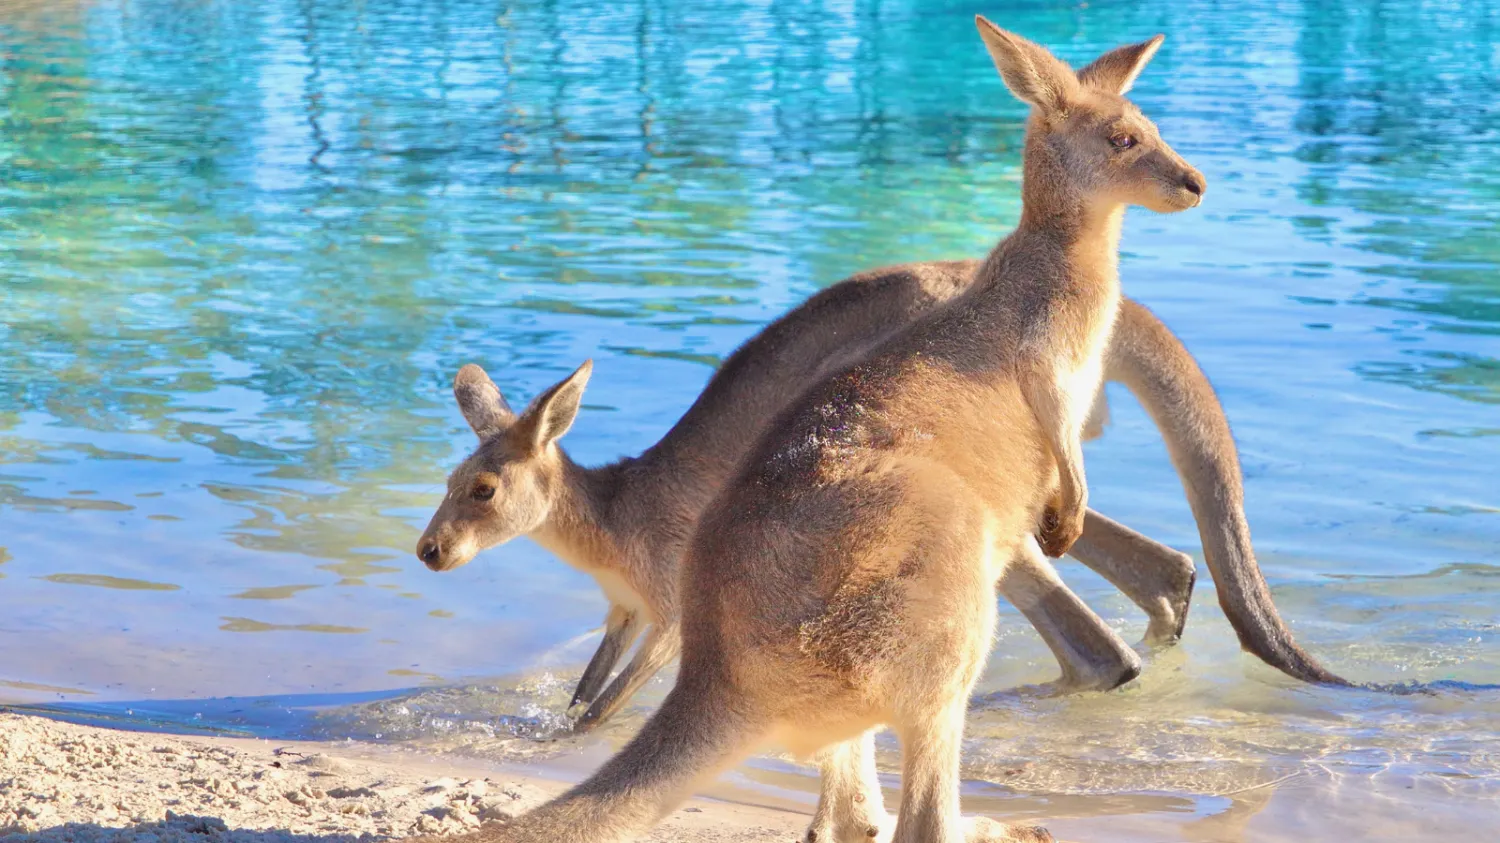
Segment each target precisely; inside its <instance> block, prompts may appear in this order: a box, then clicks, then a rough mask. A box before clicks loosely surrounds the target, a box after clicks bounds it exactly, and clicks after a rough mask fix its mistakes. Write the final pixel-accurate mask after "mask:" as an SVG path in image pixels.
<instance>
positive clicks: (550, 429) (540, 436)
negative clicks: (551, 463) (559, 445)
mask: <svg viewBox="0 0 1500 843" xmlns="http://www.w3.org/2000/svg"><path fill="white" fill-rule="evenodd" d="M593 371H594V361H593V360H585V361H583V365H582V366H579V367H578V369H577V370H576V371H574V372H573V374H571V375H568V376H567V377H566V378H563V379H562V380H560V381H558V382H557V383H556V384H553V385H552V387H551V388H549V389H548V390H547V391H546V392H543V393H542V394H541V395H538V396H537V397H536V400H535V401H532V402H531V406H530V407H527V408H526V412H524V413H522V414H521V417H520V418H519V419H516V424H515V426H514V427H512V428H511V433H510V435H511V436H513V437H515V441H516V443H517V444H519V445H521V446H522V447H524V448H526V449H527V450H530V451H539V450H541V449H542V448H543V447H544V446H546V445H547V444H548V443H550V442H556V441H557V440H558V439H560V438H562V435H563V434H564V433H567V432H568V428H570V427H572V426H573V419H574V418H576V417H577V416H578V404H579V402H581V401H582V400H583V388H584V387H585V386H587V385H588V382H589V375H590V374H592V373H593Z"/></svg>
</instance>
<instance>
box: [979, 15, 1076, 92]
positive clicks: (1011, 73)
mask: <svg viewBox="0 0 1500 843" xmlns="http://www.w3.org/2000/svg"><path fill="white" fill-rule="evenodd" d="M974 24H975V26H978V27H979V37H981V38H983V39H984V46H985V49H987V50H989V51H990V58H991V59H993V60H994V62H995V69H996V70H998V71H1000V78H1001V79H1003V80H1005V87H1007V88H1009V89H1010V92H1011V93H1012V94H1015V95H1016V98H1017V99H1019V100H1021V101H1022V102H1026V103H1029V104H1031V105H1032V106H1033V107H1035V108H1038V109H1040V110H1041V111H1042V112H1043V113H1044V114H1056V113H1059V112H1062V111H1063V110H1065V109H1066V108H1067V105H1068V100H1069V99H1070V98H1071V97H1072V96H1073V94H1074V93H1076V92H1077V91H1078V87H1079V86H1078V77H1077V76H1075V75H1074V74H1073V69H1072V68H1070V67H1068V66H1067V65H1066V64H1064V63H1063V62H1062V60H1060V59H1058V58H1057V57H1056V56H1054V55H1052V54H1051V53H1049V52H1047V50H1046V49H1045V48H1044V47H1041V46H1039V45H1037V44H1033V43H1032V42H1030V41H1027V40H1026V39H1025V38H1022V37H1021V36H1019V35H1017V34H1015V33H1014V32H1006V31H1005V30H1003V29H1001V28H1000V27H998V26H995V25H994V24H993V23H990V22H989V20H988V19H987V18H985V17H984V16H983V15H975V16H974Z"/></svg>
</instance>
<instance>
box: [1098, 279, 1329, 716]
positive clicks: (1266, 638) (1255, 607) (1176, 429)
mask: <svg viewBox="0 0 1500 843" xmlns="http://www.w3.org/2000/svg"><path fill="white" fill-rule="evenodd" d="M1114 337H1115V339H1114V343H1113V346H1112V347H1111V349H1110V355H1109V360H1108V372H1107V376H1108V377H1109V379H1110V380H1116V381H1119V382H1121V383H1123V384H1125V385H1126V386H1127V387H1129V388H1130V391H1131V392H1133V393H1134V394H1135V396H1136V398H1138V399H1139V400H1140V402H1141V404H1142V405H1143V406H1144V407H1145V408H1146V411H1147V412H1148V413H1150V414H1151V418H1152V419H1153V420H1154V421H1155V422H1156V426H1157V427H1158V428H1160V430H1161V432H1162V436H1163V437H1164V438H1165V439H1166V442H1167V449H1168V451H1169V452H1170V453H1171V455H1172V463H1173V465H1174V466H1176V468H1177V473H1178V475H1179V476H1180V477H1181V478H1182V484H1183V487H1184V488H1185V490H1186V491H1187V496H1188V501H1189V502H1190V503H1191V504H1192V508H1193V517H1194V518H1195V519H1197V521H1198V534H1199V535H1200V536H1201V537H1202V539H1203V555H1204V559H1205V560H1206V561H1207V562H1208V569H1209V571H1210V572H1211V573H1212V574H1213V578H1214V588H1215V590H1217V591H1218V595H1219V605H1220V606H1222V607H1223V608H1224V614H1225V615H1226V616H1228V618H1229V623H1230V625H1231V626H1233V627H1234V631H1235V634H1237V635H1238V636H1239V639H1240V646H1241V647H1243V648H1244V649H1245V650H1246V651H1248V652H1249V653H1251V654H1253V655H1254V656H1256V657H1257V658H1259V659H1260V660H1261V661H1263V662H1265V663H1266V664H1268V665H1270V666H1272V667H1274V668H1276V669H1277V670H1280V671H1281V672H1283V673H1285V674H1287V675H1288V676H1293V677H1295V678H1297V679H1301V680H1303V681H1305V682H1314V683H1319V684H1324V685H1344V686H1347V685H1351V684H1353V683H1351V682H1349V681H1348V680H1346V679H1344V678H1343V677H1341V676H1339V675H1337V674H1335V673H1333V672H1332V671H1330V670H1328V669H1327V668H1325V667H1323V665H1321V664H1319V663H1318V661H1317V659H1314V658H1313V657H1312V656H1310V655H1308V654H1307V652H1306V651H1305V650H1303V649H1302V648H1301V647H1299V646H1298V645H1297V642H1296V641H1295V640H1294V639H1293V638H1292V631H1291V630H1290V629H1288V628H1287V626H1286V624H1285V623H1283V622H1282V620H1281V615H1280V614H1279V613H1277V611H1276V605H1275V604H1274V603H1272V602H1271V591H1270V589H1269V588H1267V586H1266V581H1265V578H1264V577H1263V576H1262V575H1261V572H1260V565H1259V564H1257V563H1256V561H1255V551H1254V549H1253V547H1252V546H1251V544H1250V525H1249V524H1248V523H1247V522H1246V521H1245V509H1244V485H1243V484H1244V480H1243V478H1242V476H1241V475H1240V461H1239V454H1238V452H1237V451H1236V450H1235V447H1234V439H1233V437H1232V436H1231V435H1230V432H1229V422H1228V420H1226V419H1225V417H1224V410H1223V407H1222V406H1220V404H1219V399H1218V396H1217V395H1215V394H1214V390H1213V387H1212V386H1211V385H1210V384H1209V382H1208V378H1207V377H1205V376H1204V374H1203V370H1202V369H1199V368H1198V364H1197V361H1195V360H1194V359H1193V357H1192V355H1191V354H1189V353H1188V351H1187V349H1186V348H1184V347H1183V345H1182V343H1181V342H1180V341H1179V340H1178V339H1177V337H1176V336H1175V335H1173V334H1172V332H1171V331H1170V330H1168V329H1167V326H1165V325H1163V324H1162V323H1161V321H1160V320H1158V319H1157V318H1156V316H1155V315H1154V314H1152V313H1151V311H1149V310H1147V309H1146V308H1145V307H1144V306H1142V305H1140V304H1137V303H1136V302H1133V301H1130V300H1128V299H1127V300H1125V301H1124V302H1122V304H1121V309H1120V321H1119V324H1118V325H1117V326H1116V330H1115V335H1114Z"/></svg>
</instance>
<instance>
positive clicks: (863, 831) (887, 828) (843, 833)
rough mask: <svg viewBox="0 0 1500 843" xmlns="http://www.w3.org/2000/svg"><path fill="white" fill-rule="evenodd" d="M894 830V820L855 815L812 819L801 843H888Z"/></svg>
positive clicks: (887, 816) (893, 818)
mask: <svg viewBox="0 0 1500 843" xmlns="http://www.w3.org/2000/svg"><path fill="white" fill-rule="evenodd" d="M882 813H883V812H882ZM895 830H896V818H895V817H893V816H891V815H889V814H883V815H882V816H879V817H872V816H868V815H856V816H851V817H842V818H840V819H839V820H833V819H831V818H828V817H813V821H812V825H810V826H808V829H807V833H806V834H804V835H802V841H803V843H890V839H891V835H892V833H893V832H895Z"/></svg>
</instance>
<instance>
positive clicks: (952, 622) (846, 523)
mask: <svg viewBox="0 0 1500 843" xmlns="http://www.w3.org/2000/svg"><path fill="white" fill-rule="evenodd" d="M980 29H981V34H982V35H983V36H984V39H985V42H986V45H987V47H988V48H989V49H990V52H991V55H992V57H994V58H995V62H996V65H997V67H998V68H999V69H1000V71H1001V75H1002V77H1004V79H1005V81H1006V84H1007V86H1009V87H1010V88H1011V90H1012V91H1013V92H1015V93H1016V94H1017V95H1018V96H1020V97H1021V98H1023V99H1025V100H1026V101H1028V102H1030V103H1031V104H1032V106H1033V114H1032V118H1031V120H1030V123H1029V128H1028V139H1027V146H1026V163H1025V181H1024V184H1023V200H1024V202H1025V211H1024V213H1023V216H1022V222H1021V224H1020V226H1019V227H1018V228H1017V230H1016V232H1015V233H1013V234H1012V235H1011V236H1010V237H1008V238H1006V239H1005V240H1004V241H1002V243H1001V244H1000V245H999V246H997V247H996V249H995V251H994V252H993V253H991V255H990V257H989V258H988V259H987V260H986V261H985V262H984V263H983V264H982V265H981V266H980V267H979V269H978V271H977V273H976V277H975V279H974V281H973V282H972V284H971V285H970V286H969V289H967V290H965V291H964V292H962V293H961V294H960V295H958V296H956V297H955V298H953V299H952V300H951V301H949V302H948V303H947V304H944V305H942V306H939V307H937V308H935V309H934V310H933V311H931V312H930V313H928V314H927V315H925V316H923V317H920V318H919V319H917V320H916V321H915V323H914V324H912V325H911V326H909V327H907V328H905V329H903V330H901V331H900V332H899V333H897V334H896V335H895V336H894V337H892V338H890V339H889V340H887V341H885V342H883V343H882V344H881V345H880V346H879V347H878V348H877V349H876V350H875V351H874V352H873V353H872V355H871V356H869V357H868V358H867V359H865V360H864V361H862V362H860V363H858V364H856V365H853V366H850V367H847V368H845V369H844V370H843V371H841V372H838V373H836V374H834V375H832V376H831V377H829V378H827V379H826V380H824V381H823V383H822V384H820V385H819V386H817V387H815V388H814V389H813V390H812V391H811V392H809V393H808V394H806V395H804V396H803V397H802V398H801V399H799V400H798V401H797V402H795V403H794V404H793V408H792V409H791V410H789V411H788V412H786V413H784V414H783V415H781V416H780V417H779V418H778V420H777V421H776V423H775V424H773V425H772V426H771V427H770V429H769V430H768V431H767V433H766V434H765V436H764V437H763V438H762V439H761V440H760V442H759V443H758V445H757V446H756V448H755V449H754V450H753V451H752V453H751V456H750V458H749V459H748V460H747V462H746V463H745V466H744V467H743V468H742V469H741V471H740V472H739V474H738V476H737V477H736V478H735V479H734V480H733V481H731V482H730V483H729V484H728V485H727V486H726V487H725V488H724V490H723V491H722V492H721V493H720V494H719V495H718V497H717V498H715V501H714V503H713V504H711V505H710V506H709V508H708V510H707V511H706V512H705V513H704V514H703V517H702V519H701V521H700V522H699V524H698V528H697V531H696V533H695V535H694V537H693V539H692V540H691V542H690V544H689V546H688V550H687V553H686V555H685V557H684V561H683V570H682V583H681V589H680V594H679V595H678V596H679V597H680V599H681V605H680V610H681V611H680V617H681V618H682V623H683V626H682V641H683V646H684V650H683V664H682V670H681V673H680V675H679V679H678V682H677V684H676V686H675V687H674V688H673V690H672V692H671V693H670V694H669V695H668V697H667V700H666V701H665V702H664V703H663V705H662V708H661V709H660V710H659V711H658V712H657V713H656V715H655V716H653V717H652V718H651V720H650V721H649V722H648V723H647V725H646V726H645V727H644V728H643V729H642V731H641V733H640V734H638V735H637V736H636V737H635V739H633V740H632V741H631V742H630V744H629V745H628V746H627V747H626V748H625V749H624V750H623V751H622V752H621V753H620V754H619V755H617V756H616V757H615V758H614V759H612V760H611V761H610V762H609V763H607V764H606V765H605V766H604V768H603V769H601V770H600V771H599V773H597V774H596V775H595V776H594V777H592V778H591V779H589V781H587V782H585V783H583V784H581V785H579V786H578V787H577V788H574V789H573V790H572V791H570V792H569V793H568V794H566V795H564V796H563V797H561V798H559V799H558V800H555V801H554V802H552V803H549V804H548V805H546V806H544V807H542V808H541V809H538V810H537V811H536V812H534V813H533V814H530V815H528V816H526V817H524V818H522V819H521V820H519V821H518V822H517V823H516V824H515V825H514V826H512V827H510V828H507V829H503V830H500V831H498V832H494V833H491V834H489V835H488V836H491V837H495V838H496V839H505V840H535V841H542V840H546V841H605V840H617V839H626V838H628V837H630V836H632V835H634V834H635V833H638V832H639V831H641V830H643V829H644V828H646V827H648V826H649V825H650V824H652V823H653V822H654V821H655V820H657V819H658V818H659V817H660V816H661V815H662V814H663V813H664V812H665V811H667V810H670V808H671V807H672V806H673V805H674V804H675V803H676V802H677V801H679V800H680V799H681V798H683V797H685V796H686V795H687V794H688V793H689V792H690V791H691V789H692V788H693V787H694V786H695V785H696V783H697V782H699V781H700V780H701V779H702V778H703V777H704V776H706V775H711V774H712V773H713V772H714V771H716V770H717V769H719V768H721V767H722V766H724V765H727V764H729V763H732V762H733V761H735V760H737V759H738V758H739V757H742V756H743V755H744V754H745V753H747V752H750V751H752V750H753V749H754V748H755V747H756V746H758V745H760V744H761V743H763V742H765V741H768V740H774V741H777V742H780V743H783V744H786V745H788V746H790V747H792V748H793V749H794V750H797V751H801V752H804V753H813V752H818V751H823V750H825V748H826V747H829V746H833V745H837V744H840V743H843V742H846V741H853V742H854V743H853V746H855V747H859V746H861V745H862V744H865V745H867V741H866V739H865V737H864V736H866V735H867V734H868V731H869V730H870V729H871V728H873V727H876V726H879V725H882V724H885V725H890V726H891V727H892V728H894V729H895V730H896V732H897V734H898V736H899V737H900V739H901V741H902V745H903V764H904V774H903V798H902V810H901V815H900V818H899V820H898V822H897V824H896V827H895V830H894V839H895V840H897V841H899V843H914V841H919V840H920V841H938V842H939V843H944V842H945V841H956V840H958V839H961V838H962V837H964V836H965V835H966V834H967V836H968V837H969V839H985V840H1001V839H1007V840H1009V839H1044V838H1045V832H1041V831H1040V830H1037V829H1022V828H1011V827H1005V826H1001V825H1000V824H997V823H992V822H988V821H982V822H973V823H970V824H968V825H965V824H963V823H961V822H960V821H959V817H958V791H957V759H958V742H959V740H960V738H961V736H962V729H963V715H964V709H965V706H966V703H967V697H968V692H969V689H970V688H971V686H972V684H973V682H974V680H975V678H976V677H977V675H978V672H979V670H980V668H981V666H982V665H983V662H984V659H985V657H986V655H987V653H988V649H989V644H990V641H991V637H992V633H993V625H994V618H995V606H994V600H993V589H994V588H995V585H996V583H997V581H998V582H1000V583H1001V584H1002V587H1003V585H1004V583H1005V582H1006V581H1007V580H1009V579H1011V577H1010V576H1009V575H1008V574H1007V572H1008V570H1010V571H1021V570H1024V567H1023V566H1024V565H1031V566H1033V567H1035V568H1039V569H1045V570H1050V567H1048V566H1047V565H1046V563H1045V560H1044V559H1042V557H1041V549H1040V548H1039V547H1038V545H1037V540H1036V539H1034V538H1033V537H1032V534H1033V532H1039V537H1040V539H1041V541H1042V542H1043V543H1044V544H1045V545H1046V546H1047V547H1048V549H1049V550H1051V551H1053V552H1054V553H1061V552H1063V551H1065V550H1066V549H1067V547H1068V546H1069V545H1070V544H1072V542H1073V541H1074V540H1075V539H1076V538H1077V537H1078V535H1079V534H1080V533H1081V532H1082V531H1083V529H1084V520H1085V517H1084V505H1085V502H1086V497H1085V496H1086V486H1085V478H1084V474H1083V469H1082V464H1081V459H1080V458H1079V451H1078V441H1079V438H1080V436H1081V434H1082V428H1083V425H1084V422H1085V420H1086V418H1087V416H1088V411H1089V409H1090V407H1091V406H1092V403H1093V399H1094V395H1095V393H1096V391H1097V387H1098V381H1099V378H1100V377H1101V374H1102V369H1103V356H1104V352H1105V349H1106V345H1107V342H1108V337H1109V331H1110V328H1111V326H1112V325H1113V322H1114V318H1115V313H1116V309H1117V306H1118V302H1119V292H1118V282H1117V278H1116V275H1115V258H1114V254H1115V250H1116V244H1117V241H1118V231H1119V221H1120V210H1121V209H1122V208H1123V205H1124V204H1126V203H1135V204H1143V205H1147V206H1148V207H1152V208H1154V209H1157V210H1164V211H1165V210H1178V209H1181V208H1185V207H1191V206H1193V205H1196V204H1197V202H1198V200H1199V197H1200V196H1201V193H1202V190H1203V182H1202V177H1201V176H1200V175H1199V174H1198V173H1197V171H1196V170H1193V169H1192V168H1191V167H1189V166H1188V165H1187V164H1186V163H1185V162H1183V161H1182V160H1181V159H1180V158H1179V157H1177V156H1176V154H1175V153H1173V152H1172V151H1171V149H1170V148H1169V147H1168V146H1167V145H1166V144H1165V143H1163V142H1162V141H1161V140H1160V138H1159V137H1158V136H1157V135H1156V132H1155V129H1154V127H1152V126H1151V124H1150V123H1149V121H1147V120H1145V118H1144V117H1142V116H1141V115H1140V114H1139V112H1138V111H1137V110H1135V109H1134V107H1133V106H1131V105H1130V104H1129V103H1128V102H1127V101H1125V100H1124V99H1123V97H1122V96H1121V94H1122V93H1123V91H1124V90H1125V89H1127V88H1128V87H1129V83H1130V80H1132V79H1133V78H1134V75H1135V73H1137V72H1138V71H1139V68H1140V67H1141V66H1142V65H1144V63H1145V62H1146V60H1148V59H1149V57H1150V55H1151V53H1152V52H1154V51H1155V48H1156V46H1157V44H1159V42H1160V39H1159V38H1158V39H1154V40H1152V41H1149V42H1146V43H1144V44H1140V45H1134V46H1132V47H1126V48H1121V49H1120V50H1117V51H1114V52H1112V53H1110V54H1107V55H1106V56H1105V57H1103V58H1102V59H1101V60H1100V61H1098V62H1095V63H1094V64H1093V65H1091V66H1090V67H1089V68H1086V69H1085V70H1084V71H1083V72H1082V73H1081V74H1079V75H1077V76H1075V75H1074V74H1073V73H1072V72H1071V71H1070V70H1069V69H1068V68H1067V67H1066V65H1063V64H1062V63H1061V62H1058V61H1057V60H1056V59H1054V58H1053V57H1052V56H1051V55H1050V54H1048V53H1047V52H1046V51H1045V50H1042V49H1041V48H1039V47H1036V46H1035V45H1033V44H1031V43H1030V42H1027V41H1025V40H1024V39H1021V38H1019V37H1017V36H1014V35H1011V34H1009V33H1005V32H1003V31H1001V30H999V29H997V28H995V27H994V26H993V25H991V24H989V23H988V21H984V20H983V19H980ZM586 376H587V373H586V370H580V373H578V374H576V375H575V377H573V378H570V379H569V380H567V381H564V382H563V383H562V384H559V386H558V387H555V388H554V392H557V393H558V394H565V393H569V392H575V391H579V390H581V384H582V379H583V378H586ZM486 387H488V388H486ZM455 389H456V392H457V393H458V394H459V400H460V403H461V404H464V405H465V414H466V416H468V417H469V418H470V421H471V423H474V421H475V418H476V417H479V418H480V420H481V422H482V423H480V424H475V429H476V431H477V432H480V435H481V437H482V438H484V437H485V435H486V431H489V432H490V433H491V434H493V433H494V431H493V430H491V429H490V428H491V425H489V424H488V423H485V422H487V421H490V419H486V418H485V413H486V411H485V410H484V408H477V407H474V406H472V404H473V401H472V400H469V401H467V402H466V397H467V398H468V399H473V398H474V397H475V396H482V397H485V398H487V399H489V400H490V401H491V403H492V404H493V405H494V407H499V406H502V405H501V403H500V402H499V401H498V392H496V393H495V394H494V395H493V396H491V395H489V391H491V390H493V386H492V385H488V379H487V378H486V379H483V380H482V381H481V380H479V379H476V378H474V377H473V375H472V373H471V374H470V375H469V376H467V377H466V376H465V375H464V374H463V373H461V374H460V380H459V383H458V384H456V387H455ZM543 399H547V396H546V395H544V396H543ZM543 399H539V401H538V403H536V404H533V407H532V408H531V409H529V410H528V411H527V412H526V413H524V414H522V415H521V416H519V417H515V418H514V419H513V420H512V421H513V423H512V424H510V425H509V426H507V427H506V428H505V429H504V432H503V435H500V436H492V439H498V440H500V444H499V446H497V447H499V448H501V449H506V450H510V449H513V450H515V451H519V452H524V453H527V454H534V453H538V452H545V453H555V452H556V449H555V446H554V445H553V443H554V442H555V439H556V436H558V435H561V433H562V432H563V431H565V430H566V428H567V426H568V424H570V423H571V420H572V413H573V411H576V406H577V400H576V398H573V399H572V400H571V401H569V402H567V403H566V404H561V405H559V404H556V403H555V402H554V401H551V400H543ZM559 406H560V407H563V408H564V411H563V412H561V413H559V412H557V411H556V408H557V407H559ZM569 406H571V409H567V408H568V407H569ZM471 411H473V412H471ZM507 412H508V411H507ZM489 414H490V415H491V416H494V417H498V416H500V415H501V414H500V413H498V412H494V410H493V407H492V408H491V410H490V411H489ZM487 444H488V443H487ZM482 449H483V446H482ZM549 449H550V451H549ZM486 465H488V464H486ZM482 467H483V466H482ZM498 467H499V469H500V470H499V471H485V470H480V471H477V472H474V473H473V474H472V476H465V477H464V478H461V479H462V480H463V482H462V483H461V484H458V485H454V484H452V483H450V495H449V500H450V501H452V500H455V499H456V498H457V497H458V496H461V495H469V496H470V497H472V498H476V499H483V500H488V501H493V500H495V498H496V493H497V490H498V489H499V488H500V487H501V485H502V484H505V483H506V482H507V478H506V477H504V476H503V472H504V464H503V461H502V462H501V463H499V464H498ZM509 479H510V481H512V482H513V483H514V482H515V481H517V478H509ZM509 489H510V486H509V485H507V491H509ZM445 505H446V502H445ZM496 506H499V505H498V504H496ZM506 506H507V507H509V508H511V509H515V508H516V507H517V506H519V504H506ZM1044 511H1045V517H1043V513H1044ZM1039 519H1041V528H1040V530H1039V531H1038V522H1039ZM486 538H495V537H494V536H488V537H486ZM429 540H430V541H431V542H433V544H435V545H436V549H435V550H432V551H431V552H429V548H430V547H431V545H427V544H424V545H423V547H422V556H423V558H424V561H428V563H429V564H430V565H434V566H435V567H442V566H443V564H442V563H443V562H444V556H445V554H444V553H443V552H442V545H443V544H444V536H443V535H442V534H441V533H439V534H438V535H435V536H429V537H426V538H424V542H427V541H429ZM475 541H476V540H475V539H473V538H472V537H470V536H468V535H464V536H454V537H453V538H452V540H451V543H452V544H455V545H460V546H463V547H465V548H466V549H467V547H468V546H471V545H472V544H474V543H475ZM479 541H480V542H481V543H483V541H484V540H483V539H481V540H479ZM584 543H587V542H584ZM1013 562H1015V563H1016V564H1014V565H1013V564H1012V563H1013ZM1024 596H1025V598H1026V599H1027V601H1028V602H1030V603H1032V604H1033V605H1039V604H1040V603H1042V602H1043V601H1042V600H1040V599H1037V598H1038V597H1039V596H1044V592H1043V591H1038V593H1037V594H1026V595H1024ZM654 620H656V621H658V623H661V622H662V621H664V620H666V619H665V618H655V619H654ZM628 670H629V668H627V671H628ZM831 755H848V756H851V757H867V754H863V753H861V752H859V751H855V752H844V751H843V750H841V749H838V748H836V749H835V750H834V751H833V753H831ZM838 768H839V769H841V770H844V769H849V770H853V771H854V775H855V776H863V775H864V774H865V773H867V770H865V769H864V765H863V764H858V765H843V766H839V767H838Z"/></svg>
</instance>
